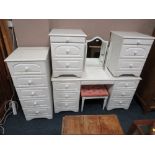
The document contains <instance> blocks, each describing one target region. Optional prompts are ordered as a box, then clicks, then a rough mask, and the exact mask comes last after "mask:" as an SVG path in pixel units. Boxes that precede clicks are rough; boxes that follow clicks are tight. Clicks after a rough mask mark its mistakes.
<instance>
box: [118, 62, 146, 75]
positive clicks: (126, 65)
mask: <svg viewBox="0 0 155 155" xmlns="http://www.w3.org/2000/svg"><path fill="white" fill-rule="evenodd" d="M144 62H145V60H143V59H140V60H139V59H134V60H131V59H120V60H119V64H118V70H120V71H123V70H125V71H128V72H129V74H130V73H131V72H132V71H134V70H142V68H143V65H144Z"/></svg>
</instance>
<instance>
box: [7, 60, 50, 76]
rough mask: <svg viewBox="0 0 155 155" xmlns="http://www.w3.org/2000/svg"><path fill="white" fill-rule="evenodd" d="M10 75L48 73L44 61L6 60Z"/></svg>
mask: <svg viewBox="0 0 155 155" xmlns="http://www.w3.org/2000/svg"><path fill="white" fill-rule="evenodd" d="M8 67H9V70H10V72H11V75H12V76H13V75H23V74H49V71H48V72H47V70H48V69H47V64H46V63H45V62H8Z"/></svg>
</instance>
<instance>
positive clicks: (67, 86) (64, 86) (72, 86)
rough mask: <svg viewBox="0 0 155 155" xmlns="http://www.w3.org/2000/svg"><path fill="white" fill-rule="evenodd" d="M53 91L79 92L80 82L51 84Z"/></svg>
mask: <svg viewBox="0 0 155 155" xmlns="http://www.w3.org/2000/svg"><path fill="white" fill-rule="evenodd" d="M53 89H54V91H60V90H64V91H65V90H66V91H67V90H71V91H80V82H79V81H74V82H72V81H69V82H53Z"/></svg>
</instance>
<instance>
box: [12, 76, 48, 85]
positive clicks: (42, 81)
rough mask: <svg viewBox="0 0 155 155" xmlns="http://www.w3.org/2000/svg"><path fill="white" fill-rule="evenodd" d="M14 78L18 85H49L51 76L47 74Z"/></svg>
mask: <svg viewBox="0 0 155 155" xmlns="http://www.w3.org/2000/svg"><path fill="white" fill-rule="evenodd" d="M12 78H13V82H14V84H15V86H16V87H44V86H48V85H49V82H48V81H49V77H47V76H41V75H39V76H30V77H20V76H14V77H12Z"/></svg>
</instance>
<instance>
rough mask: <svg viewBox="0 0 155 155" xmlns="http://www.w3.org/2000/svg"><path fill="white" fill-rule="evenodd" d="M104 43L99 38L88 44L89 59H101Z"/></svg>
mask: <svg viewBox="0 0 155 155" xmlns="http://www.w3.org/2000/svg"><path fill="white" fill-rule="evenodd" d="M101 45H102V41H101V39H99V38H94V39H93V40H90V42H88V43H87V58H99V56H100V50H101Z"/></svg>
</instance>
